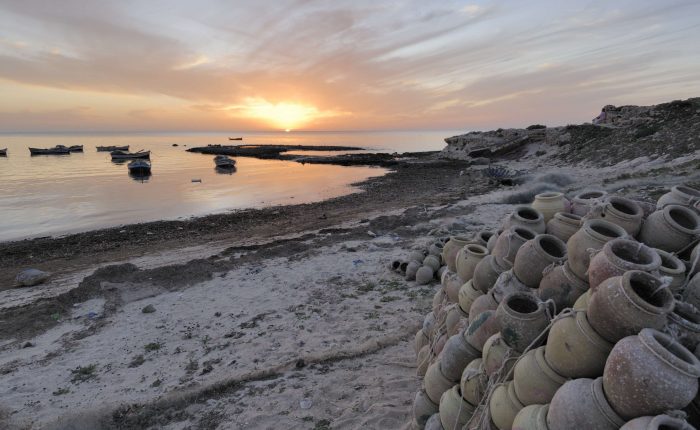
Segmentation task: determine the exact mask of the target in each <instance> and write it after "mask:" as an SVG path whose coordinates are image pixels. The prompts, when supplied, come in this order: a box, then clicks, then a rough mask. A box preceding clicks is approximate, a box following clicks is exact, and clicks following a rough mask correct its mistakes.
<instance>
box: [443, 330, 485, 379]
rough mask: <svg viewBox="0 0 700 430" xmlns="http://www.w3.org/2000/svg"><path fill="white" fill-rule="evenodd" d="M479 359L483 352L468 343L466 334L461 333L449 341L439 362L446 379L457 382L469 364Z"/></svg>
mask: <svg viewBox="0 0 700 430" xmlns="http://www.w3.org/2000/svg"><path fill="white" fill-rule="evenodd" d="M479 357H481V352H480V351H477V350H476V349H474V347H472V346H471V345H470V344H469V343H467V341H466V339H465V336H464V332H460V333H457V334H456V335H454V336H451V337H450V338H449V339H448V340H447V343H445V348H444V349H443V350H442V352H441V353H440V356H439V357H438V361H439V362H440V369H441V370H442V374H443V375H444V376H445V378H447V379H449V380H450V381H452V382H457V381H459V378H460V377H461V376H462V372H463V371H464V368H465V367H467V364H469V362H470V361H472V360H474V359H475V358H479Z"/></svg>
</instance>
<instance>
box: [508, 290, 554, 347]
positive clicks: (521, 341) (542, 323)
mask: <svg viewBox="0 0 700 430" xmlns="http://www.w3.org/2000/svg"><path fill="white" fill-rule="evenodd" d="M550 315H551V311H549V312H548V310H547V308H546V306H545V304H544V303H543V302H541V301H540V299H539V298H538V297H537V296H535V295H534V294H531V293H513V294H510V295H508V296H506V297H505V298H504V299H503V300H502V301H501V303H500V304H499V305H498V309H497V310H496V319H497V320H498V324H499V326H500V328H501V336H502V337H503V340H504V341H505V343H506V344H507V345H508V346H510V347H511V348H513V349H514V350H515V351H518V352H522V351H524V350H525V349H526V348H527V347H528V346H530V344H531V343H532V342H533V341H534V340H535V339H536V338H537V337H538V336H540V335H541V334H542V331H543V330H544V329H545V328H547V326H548V325H549V320H550ZM542 340H544V336H543V337H542V338H541V339H540V341H542Z"/></svg>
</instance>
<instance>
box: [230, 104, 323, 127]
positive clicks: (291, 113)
mask: <svg viewBox="0 0 700 430" xmlns="http://www.w3.org/2000/svg"><path fill="white" fill-rule="evenodd" d="M228 110H230V111H235V112H236V113H237V114H240V115H243V116H245V117H248V118H254V119H259V120H263V121H265V122H266V123H268V124H270V125H271V126H273V127H276V128H279V129H282V130H291V129H295V128H298V127H299V126H302V125H304V124H308V123H309V122H311V121H313V120H314V119H316V118H320V117H323V116H326V115H325V114H324V113H322V112H320V111H319V110H318V109H317V108H316V107H314V106H308V105H303V104H299V103H291V102H279V103H271V102H269V101H267V100H265V99H262V98H248V99H246V100H245V103H244V104H242V105H238V106H230V107H229V108H228Z"/></svg>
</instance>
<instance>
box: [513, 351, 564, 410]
mask: <svg viewBox="0 0 700 430" xmlns="http://www.w3.org/2000/svg"><path fill="white" fill-rule="evenodd" d="M544 350H545V347H544V346H540V347H539V348H536V349H531V350H530V351H528V352H527V353H526V354H525V355H523V357H522V358H521V359H520V361H518V363H517V364H516V365H515V370H514V372H513V382H514V388H515V394H516V395H517V396H518V399H519V400H520V402H521V403H522V404H523V405H535V404H545V403H549V402H550V401H551V400H552V397H554V393H556V392H557V390H558V389H559V387H561V386H562V385H564V383H565V382H566V378H565V377H563V376H561V375H560V374H558V373H557V372H555V371H554V369H552V367H551V366H550V365H549V364H548V363H547V360H545V358H544Z"/></svg>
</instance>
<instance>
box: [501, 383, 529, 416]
mask: <svg viewBox="0 0 700 430" xmlns="http://www.w3.org/2000/svg"><path fill="white" fill-rule="evenodd" d="M505 385H506V389H507V393H508V400H510V402H511V403H512V404H513V406H515V409H518V410H520V409H522V408H524V407H525V405H523V404H522V403H521V402H520V399H518V395H517V394H515V384H513V381H508V382H506V383H505Z"/></svg>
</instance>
